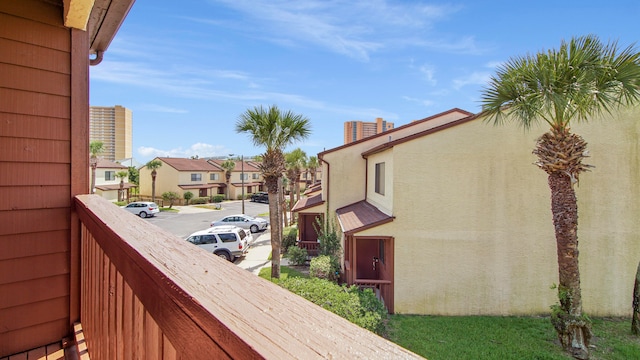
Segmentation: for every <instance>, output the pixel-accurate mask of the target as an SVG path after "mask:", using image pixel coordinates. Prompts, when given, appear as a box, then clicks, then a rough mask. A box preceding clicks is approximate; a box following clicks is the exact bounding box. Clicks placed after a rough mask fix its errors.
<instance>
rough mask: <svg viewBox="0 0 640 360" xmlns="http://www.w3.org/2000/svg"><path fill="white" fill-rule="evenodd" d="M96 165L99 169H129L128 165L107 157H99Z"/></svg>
mask: <svg viewBox="0 0 640 360" xmlns="http://www.w3.org/2000/svg"><path fill="white" fill-rule="evenodd" d="M96 167H97V168H98V169H127V167H126V166H124V165H122V164H119V163H117V162H113V161H109V160H106V159H98V162H97V165H96Z"/></svg>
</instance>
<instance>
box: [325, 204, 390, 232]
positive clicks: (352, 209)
mask: <svg viewBox="0 0 640 360" xmlns="http://www.w3.org/2000/svg"><path fill="white" fill-rule="evenodd" d="M336 214H337V215H338V222H339V223H340V226H341V227H342V231H343V232H344V233H345V234H352V233H354V232H357V231H362V230H365V229H368V228H371V227H375V226H378V225H381V224H384V223H387V222H390V221H393V219H394V217H393V216H390V215H387V214H385V213H383V212H382V211H380V210H378V208H376V207H375V206H373V205H371V204H369V203H368V202H366V201H365V200H362V201H358V202H356V203H353V204H350V205H347V206H345V207H342V208H340V209H337V210H336Z"/></svg>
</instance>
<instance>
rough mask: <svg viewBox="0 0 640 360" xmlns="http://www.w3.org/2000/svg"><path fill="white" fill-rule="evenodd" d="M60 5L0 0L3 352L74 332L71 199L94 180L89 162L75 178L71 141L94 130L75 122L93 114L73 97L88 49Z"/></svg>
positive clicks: (81, 84)
mask: <svg viewBox="0 0 640 360" xmlns="http://www.w3.org/2000/svg"><path fill="white" fill-rule="evenodd" d="M60 3H62V2H60ZM62 12H63V10H62V7H61V6H56V5H54V4H53V3H52V2H50V1H38V0H21V1H0V49H2V51H0V224H2V225H0V294H2V296H1V297H0V357H2V356H6V355H10V354H13V353H17V352H20V351H25V350H28V349H30V348H35V347H37V346H40V345H42V344H47V343H53V342H55V341H59V340H60V339H62V338H63V337H65V336H68V335H69V334H70V333H71V326H70V324H71V323H72V321H73V319H70V317H71V315H70V313H71V312H73V311H72V310H71V309H72V305H71V303H75V302H77V300H75V299H71V293H72V291H73V290H72V278H71V271H72V268H74V266H77V265H75V263H74V261H72V259H71V254H72V252H73V251H74V250H73V249H74V248H73V246H72V244H73V243H72V242H71V239H72V238H73V237H72V236H73V232H74V230H73V229H72V227H71V221H72V217H73V216H72V214H71V199H72V196H73V195H74V192H75V193H77V188H79V187H84V188H87V187H88V186H86V183H87V180H85V179H84V178H85V177H88V175H87V174H88V166H87V167H85V168H84V172H85V173H87V174H86V175H85V176H84V177H80V178H79V179H76V178H75V173H76V172H78V174H80V173H79V171H78V170H76V171H73V170H74V169H76V168H78V167H81V166H83V165H84V163H85V162H82V163H79V164H73V161H76V160H74V158H72V156H74V155H73V154H72V148H73V146H74V145H73V144H74V143H75V142H79V143H84V142H87V143H88V140H87V138H88V135H87V134H85V133H83V132H82V131H80V133H73V129H74V125H73V123H74V122H82V121H84V122H87V121H88V115H87V118H86V119H84V118H82V116H83V111H78V110H77V109H78V108H80V106H84V107H85V108H86V110H84V114H88V96H81V97H79V98H76V99H75V100H74V97H75V94H76V93H78V92H79V93H80V94H81V95H82V94H83V93H87V92H88V91H87V89H88V77H87V73H88V69H87V70H84V71H82V68H83V67H84V68H87V67H88V55H87V54H88V50H87V47H86V46H84V47H83V46H80V47H79V50H76V49H74V52H75V51H84V54H83V56H82V57H81V58H80V57H79V56H78V55H77V54H74V52H72V48H73V47H72V43H73V44H74V47H75V43H77V42H78V40H77V38H74V37H73V36H72V35H73V34H74V32H73V31H72V30H70V29H67V28H65V27H64V26H63V24H62ZM85 37H86V36H85ZM80 39H82V36H80ZM80 45H82V43H81V44H80ZM76 61H79V62H80V63H81V65H80V66H81V67H80V68H79V69H80V71H78V70H76V67H77V66H78V65H74V63H75V62H76ZM74 66H75V67H74ZM74 72H79V74H78V76H77V78H79V79H80V80H79V81H75V82H74V79H75V78H76V76H75V75H74V76H72V74H75V73H74ZM74 103H75V104H76V105H75V107H74ZM82 103H83V104H82ZM78 114H79V116H80V118H79V119H74V116H76V115H78ZM86 126H87V125H86V124H85V125H80V126H79V127H78V128H79V129H80V130H82V128H83V127H86ZM72 133H73V136H72ZM85 154H86V151H85ZM75 156H77V155H75ZM72 173H73V174H74V177H72V175H71V174H72ZM74 184H75V185H74ZM85 192H86V191H85Z"/></svg>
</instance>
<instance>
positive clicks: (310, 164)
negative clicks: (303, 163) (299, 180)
mask: <svg viewBox="0 0 640 360" xmlns="http://www.w3.org/2000/svg"><path fill="white" fill-rule="evenodd" d="M319 166H320V164H318V158H317V157H316V156H309V161H307V169H309V171H311V185H313V184H315V183H316V171H317V170H318V167H319Z"/></svg>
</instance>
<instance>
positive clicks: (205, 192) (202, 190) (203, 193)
mask: <svg viewBox="0 0 640 360" xmlns="http://www.w3.org/2000/svg"><path fill="white" fill-rule="evenodd" d="M198 196H200V197H207V189H200V193H199V194H198Z"/></svg>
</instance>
